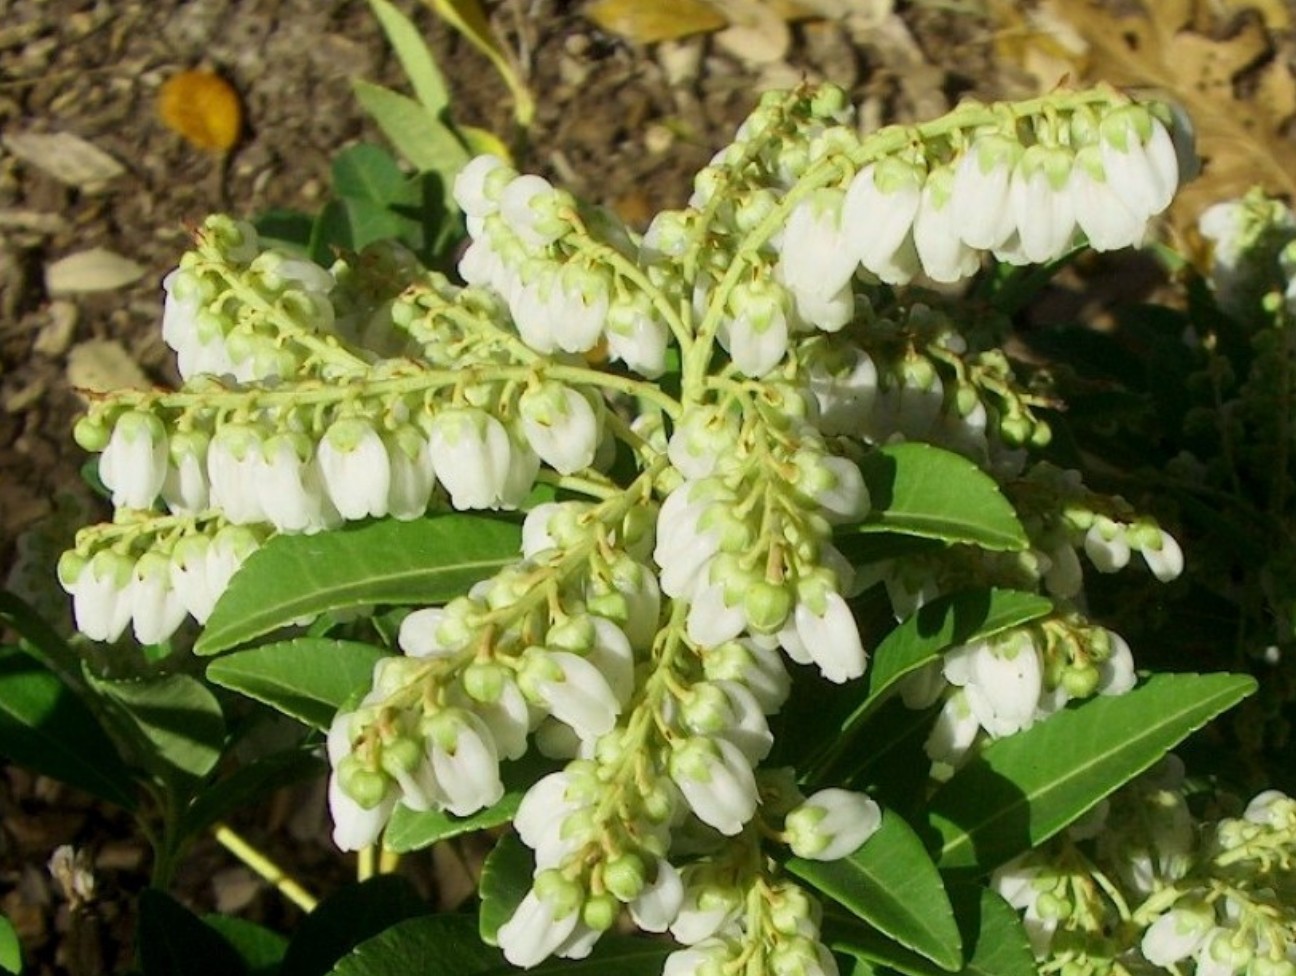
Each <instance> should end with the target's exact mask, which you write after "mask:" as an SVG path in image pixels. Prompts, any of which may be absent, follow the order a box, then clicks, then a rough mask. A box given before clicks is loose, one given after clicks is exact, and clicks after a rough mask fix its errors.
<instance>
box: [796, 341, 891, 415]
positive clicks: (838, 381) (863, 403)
mask: <svg viewBox="0 0 1296 976" xmlns="http://www.w3.org/2000/svg"><path fill="white" fill-rule="evenodd" d="M808 378H809V383H810V390H811V392H812V393H813V394H814V397H815V400H816V401H817V402H818V405H819V416H818V418H817V419H816V420H815V425H816V426H817V427H818V428H819V429H820V430H821V431H823V432H824V433H825V434H828V435H830V436H831V435H836V434H854V435H857V436H858V435H859V434H860V432H861V431H862V430H863V429H864V428H865V427H866V426H867V425H868V423H869V421H870V420H871V418H872V414H873V405H874V403H875V401H876V400H877V395H878V372H877V366H876V365H875V364H874V362H873V359H872V357H870V356H869V354H868V353H867V352H865V351H864V350H862V349H854V348H852V349H849V350H847V351H846V353H845V354H844V361H843V362H841V363H840V364H836V363H834V364H833V367H828V366H827V365H826V364H820V363H817V362H816V363H813V364H812V365H811V367H810V370H809V376H808Z"/></svg>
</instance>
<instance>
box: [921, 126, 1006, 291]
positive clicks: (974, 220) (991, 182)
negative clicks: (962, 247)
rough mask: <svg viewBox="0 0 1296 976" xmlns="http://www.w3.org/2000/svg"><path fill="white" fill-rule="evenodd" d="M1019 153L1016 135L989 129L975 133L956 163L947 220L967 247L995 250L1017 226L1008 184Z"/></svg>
mask: <svg viewBox="0 0 1296 976" xmlns="http://www.w3.org/2000/svg"><path fill="white" fill-rule="evenodd" d="M1020 155H1021V144H1020V143H1019V142H1018V141H1017V140H1016V139H1013V138H1011V137H1009V136H1004V135H1000V134H998V133H992V134H988V135H982V136H978V137H977V138H976V141H975V142H973V143H972V145H971V146H970V147H969V148H968V150H967V152H965V153H964V154H963V156H962V158H960V159H959V161H958V165H957V166H955V168H954V182H953V185H952V186H951V188H950V200H949V208H950V214H949V220H950V222H951V223H952V225H953V228H954V232H955V233H956V234H958V236H959V237H961V238H962V239H963V242H964V243H965V244H967V245H968V246H969V247H975V248H978V249H980V250H983V251H990V250H994V249H995V248H997V247H1001V246H1003V244H1004V243H1005V242H1006V241H1007V240H1008V238H1009V237H1011V236H1012V233H1013V231H1014V230H1015V229H1016V225H1015V224H1014V223H1013V218H1012V209H1011V207H1009V205H1008V187H1009V183H1010V182H1011V180H1012V173H1013V167H1014V166H1015V165H1016V163H1017V158H1018V157H1019V156H1020ZM920 250H921V249H920ZM928 273H929V274H930V272H928Z"/></svg>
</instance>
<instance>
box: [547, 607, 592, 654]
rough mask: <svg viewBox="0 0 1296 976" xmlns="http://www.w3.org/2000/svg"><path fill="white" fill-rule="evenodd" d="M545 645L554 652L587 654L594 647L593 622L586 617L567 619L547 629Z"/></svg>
mask: <svg viewBox="0 0 1296 976" xmlns="http://www.w3.org/2000/svg"><path fill="white" fill-rule="evenodd" d="M545 645H546V646H548V647H550V648H552V649H553V650H555V651H571V652H572V653H573V654H581V655H584V654H588V653H589V652H590V650H591V649H592V648H593V647H594V622H593V621H592V620H590V618H589V617H586V616H578V617H568V618H567V619H566V620H564V621H562V622H561V623H557V624H554V625H553V626H552V627H550V628H549V633H548V634H546V635H545Z"/></svg>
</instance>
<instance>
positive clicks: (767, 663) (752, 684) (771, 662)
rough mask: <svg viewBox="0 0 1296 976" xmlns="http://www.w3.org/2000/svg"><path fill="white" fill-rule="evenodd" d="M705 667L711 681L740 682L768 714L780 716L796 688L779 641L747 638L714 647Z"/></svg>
mask: <svg viewBox="0 0 1296 976" xmlns="http://www.w3.org/2000/svg"><path fill="white" fill-rule="evenodd" d="M702 667H703V669H704V671H705V672H706V676H707V679H708V680H710V681H725V680H728V681H737V682H741V683H742V685H743V686H744V687H745V688H746V689H747V690H748V691H749V692H751V694H752V697H753V698H755V699H756V702H757V703H758V704H759V706H760V710H761V711H762V712H763V713H764V714H766V715H776V714H778V711H779V709H780V708H782V707H783V703H784V702H785V701H787V697H788V695H789V694H790V693H791V690H792V677H791V675H789V674H788V671H787V667H786V666H785V665H784V664H783V656H782V655H781V654H779V652H778V645H777V643H772V642H769V641H768V640H757V639H756V638H747V639H744V640H737V641H731V642H729V643H726V644H724V645H723V646H721V647H715V648H712V649H711V651H710V652H709V653H707V654H705V655H703V659H702Z"/></svg>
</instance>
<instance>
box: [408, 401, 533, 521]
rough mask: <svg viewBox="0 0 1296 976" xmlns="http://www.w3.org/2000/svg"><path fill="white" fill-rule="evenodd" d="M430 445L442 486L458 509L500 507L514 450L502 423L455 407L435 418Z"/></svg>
mask: <svg viewBox="0 0 1296 976" xmlns="http://www.w3.org/2000/svg"><path fill="white" fill-rule="evenodd" d="M428 444H429V445H430V448H431V452H432V457H433V462H434V464H435V467H436V471H437V474H438V475H439V476H440V478H441V484H442V485H444V486H445V489H446V491H448V492H449V493H450V503H451V504H452V505H453V506H454V507H455V508H457V509H460V510H464V509H482V508H494V507H495V506H497V505H498V504H499V500H500V497H501V495H502V494H503V492H504V488H505V482H506V481H507V479H508V475H509V464H510V462H511V460H512V451H513V448H512V442H511V440H510V439H509V434H508V431H507V430H505V429H504V425H503V424H501V423H500V422H499V421H498V420H496V419H495V418H494V417H492V416H491V415H490V414H488V413H486V412H484V411H482V410H477V409H474V408H471V407H452V408H450V409H448V410H442V411H440V412H439V413H438V414H437V415H436V416H435V417H433V418H432V421H431V422H430V424H429V427H428Z"/></svg>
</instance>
